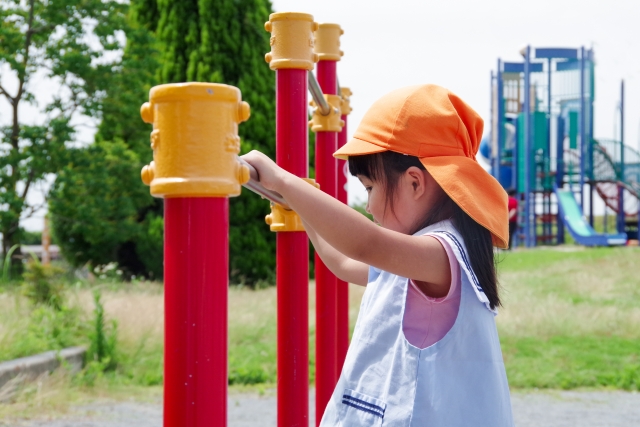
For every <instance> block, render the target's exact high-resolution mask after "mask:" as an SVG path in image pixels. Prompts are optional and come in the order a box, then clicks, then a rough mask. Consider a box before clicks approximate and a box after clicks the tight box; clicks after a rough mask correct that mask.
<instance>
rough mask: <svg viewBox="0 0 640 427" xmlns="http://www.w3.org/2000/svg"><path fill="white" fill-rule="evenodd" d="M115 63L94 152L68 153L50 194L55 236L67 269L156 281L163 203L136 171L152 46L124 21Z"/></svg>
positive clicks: (144, 137) (144, 33)
mask: <svg viewBox="0 0 640 427" xmlns="http://www.w3.org/2000/svg"><path fill="white" fill-rule="evenodd" d="M121 29H122V31H123V32H124V34H125V36H126V47H125V48H124V52H123V55H122V61H121V63H119V64H118V67H116V68H114V70H113V73H112V75H111V77H110V81H109V84H108V87H107V89H106V90H105V96H104V97H103V99H102V100H101V102H100V105H99V106H98V108H99V111H100V116H101V118H102V121H101V123H100V126H99V127H98V132H97V134H96V136H95V143H94V145H92V146H90V147H87V148H82V149H79V150H74V151H72V152H71V155H70V156H68V162H67V163H66V164H65V166H64V168H62V170H61V172H60V174H59V175H58V177H57V179H56V182H55V184H54V188H53V190H52V192H51V198H50V211H51V214H52V220H53V230H54V235H55V236H56V238H57V240H58V241H59V243H60V245H61V248H62V251H63V254H64V255H65V258H66V259H67V260H68V261H70V262H71V263H72V264H73V265H76V266H81V265H84V264H86V263H89V264H90V265H94V266H96V265H101V264H107V263H110V262H114V261H115V262H117V263H118V264H119V266H120V268H121V269H122V270H124V271H125V273H126V274H127V275H129V276H130V275H142V276H145V277H153V278H160V277H162V240H163V234H162V231H163V222H162V202H161V201H160V200H158V199H154V198H152V197H151V196H150V195H149V188H148V187H146V186H145V185H144V184H143V183H142V182H141V180H140V169H141V168H142V166H143V165H145V164H147V163H149V161H151V158H152V152H151V150H150V148H149V129H148V126H147V125H146V124H145V123H144V122H142V120H141V119H140V112H139V111H140V105H141V104H142V102H144V100H145V99H147V98H148V93H149V89H150V88H151V87H152V86H153V85H154V84H155V83H156V77H155V76H156V70H157V69H158V66H159V65H158V61H157V57H156V56H157V55H156V53H157V50H156V46H155V45H156V41H155V39H154V37H153V34H151V33H150V32H149V31H148V30H147V29H145V28H142V27H140V26H139V25H136V23H135V20H134V19H132V17H131V16H128V19H127V20H126V22H124V23H123V27H122V28H121Z"/></svg>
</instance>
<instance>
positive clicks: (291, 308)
mask: <svg viewBox="0 0 640 427" xmlns="http://www.w3.org/2000/svg"><path fill="white" fill-rule="evenodd" d="M317 27H318V24H316V23H315V22H314V21H313V16H311V15H308V14H306V13H295V12H284V13H272V14H271V15H270V16H269V21H268V22H267V23H266V24H265V29H266V30H267V31H269V32H271V52H269V53H267V54H266V55H265V59H266V61H267V62H269V66H270V67H271V69H273V70H276V163H277V164H278V165H280V166H281V167H282V168H283V169H285V170H287V171H289V172H291V173H293V174H294V175H297V176H299V177H306V176H308V166H309V165H308V145H309V141H308V129H307V73H308V72H309V70H313V66H314V63H315V62H316V61H317V55H316V54H314V53H313V49H312V47H311V44H310V43H309V41H310V40H312V37H313V31H315V30H316V29H317ZM271 209H272V213H271V214H270V215H267V218H266V220H267V224H269V225H270V226H271V231H275V232H277V235H276V257H277V265H276V287H277V301H278V303H277V304H278V309H277V312H278V321H277V322H278V350H277V355H278V362H277V372H278V392H277V394H278V399H277V401H278V411H277V417H278V426H279V427H290V426H305V427H306V426H308V425H309V241H308V239H307V234H306V233H305V231H304V227H303V225H302V222H301V221H300V218H299V217H298V215H297V214H296V213H295V212H293V211H291V210H286V209H284V208H282V206H280V205H277V204H272V207H271Z"/></svg>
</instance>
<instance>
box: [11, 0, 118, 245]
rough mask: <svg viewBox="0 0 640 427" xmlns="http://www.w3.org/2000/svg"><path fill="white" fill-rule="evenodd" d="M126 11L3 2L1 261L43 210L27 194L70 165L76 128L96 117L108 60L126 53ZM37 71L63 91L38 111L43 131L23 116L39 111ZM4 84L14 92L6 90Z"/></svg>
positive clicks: (77, 3) (111, 6) (98, 3)
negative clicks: (5, 110)
mask: <svg viewBox="0 0 640 427" xmlns="http://www.w3.org/2000/svg"><path fill="white" fill-rule="evenodd" d="M125 11H126V5H124V4H122V3H121V2H120V1H118V0H48V1H42V0H41V1H37V0H26V1H25V0H2V1H0V19H1V20H2V25H1V26H0V70H1V72H2V73H3V75H2V76H1V77H2V80H0V96H2V97H4V98H5V99H6V100H7V101H8V102H9V104H10V107H11V112H12V115H11V118H10V124H9V125H7V126H2V127H0V138H1V139H0V142H1V145H0V207H1V208H0V231H1V232H2V235H3V242H2V249H3V253H4V254H6V253H7V251H8V249H9V248H10V247H11V246H13V245H14V244H15V243H17V242H18V239H19V235H18V234H19V221H20V218H21V217H23V218H24V217H28V216H29V215H31V214H32V213H33V212H34V211H36V210H37V209H38V206H33V205H30V204H29V203H28V202H27V195H28V194H29V191H30V190H32V188H33V187H34V186H35V185H36V184H38V183H39V182H41V181H43V180H44V179H45V178H46V177H47V175H48V174H52V173H56V172H58V170H59V168H60V167H61V166H62V165H63V164H64V163H65V162H66V161H67V158H68V154H69V147H70V146H71V145H73V141H74V137H75V129H74V126H73V124H72V121H73V120H74V118H76V117H77V116H78V115H88V116H95V115H96V114H97V113H98V106H99V105H100V101H101V99H102V98H103V96H104V94H105V89H106V87H107V84H108V82H109V80H110V76H111V73H112V69H113V67H114V64H116V63H117V62H118V61H119V58H117V57H116V58H114V59H112V60H108V59H107V58H108V57H109V56H108V55H105V54H107V53H109V52H118V51H119V50H121V48H122V45H121V37H119V32H118V30H119V29H120V28H122V27H123V22H124V19H125ZM111 56H114V55H111ZM115 56H117V55H115ZM37 72H44V74H45V76H46V78H48V79H51V80H52V81H54V82H56V83H57V84H59V86H60V91H59V92H58V94H57V95H55V96H54V98H53V100H52V101H51V102H50V103H48V104H47V105H45V106H43V107H42V108H40V112H41V113H42V116H43V117H44V119H43V120H42V123H39V124H37V123H28V122H27V121H26V120H25V119H24V117H23V115H22V107H23V106H24V104H32V105H36V97H35V94H34V93H33V88H32V87H31V85H30V84H31V83H33V79H34V75H35V74H36V73H37ZM7 78H8V79H12V80H13V82H14V83H15V89H13V90H12V89H11V88H10V87H8V86H3V85H6V84H7V83H6V82H7ZM36 106H37V105H36ZM16 254H17V255H19V250H18V251H16Z"/></svg>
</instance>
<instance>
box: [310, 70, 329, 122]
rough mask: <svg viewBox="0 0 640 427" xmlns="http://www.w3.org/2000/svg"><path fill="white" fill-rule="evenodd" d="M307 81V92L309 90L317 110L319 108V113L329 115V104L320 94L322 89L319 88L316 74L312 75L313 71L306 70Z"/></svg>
mask: <svg viewBox="0 0 640 427" xmlns="http://www.w3.org/2000/svg"><path fill="white" fill-rule="evenodd" d="M307 75H308V81H309V92H311V97H312V98H313V101H314V102H315V103H316V105H317V106H318V110H320V114H322V115H323V116H327V115H329V113H330V112H331V105H329V103H328V102H327V100H326V99H325V98H324V95H323V94H322V89H320V84H319V83H318V81H317V80H316V76H314V75H313V72H311V71H309V72H307Z"/></svg>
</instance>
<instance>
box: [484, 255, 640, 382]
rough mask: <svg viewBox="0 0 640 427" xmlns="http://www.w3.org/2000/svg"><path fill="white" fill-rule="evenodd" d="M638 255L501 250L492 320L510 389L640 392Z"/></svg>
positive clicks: (639, 287) (639, 277) (639, 286)
mask: <svg viewBox="0 0 640 427" xmlns="http://www.w3.org/2000/svg"><path fill="white" fill-rule="evenodd" d="M563 249H564V250H563ZM639 256H640V250H639V249H637V248H596V249H583V248H580V247H571V246H568V247H564V248H562V247H560V248H553V249H537V250H530V251H517V252H513V253H505V255H504V259H503V260H502V262H501V263H500V266H499V271H500V281H501V283H502V287H503V300H504V306H505V307H504V308H503V309H502V310H500V315H499V316H498V317H497V318H496V319H497V323H498V330H499V332H500V339H501V343H502V351H503V355H504V358H505V366H506V369H507V375H508V377H509V383H510V385H511V386H512V387H516V388H529V387H538V388H576V387H601V386H606V387H615V388H622V389H627V390H638V389H640V275H638V273H637V269H636V263H637V260H638V257H639Z"/></svg>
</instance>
